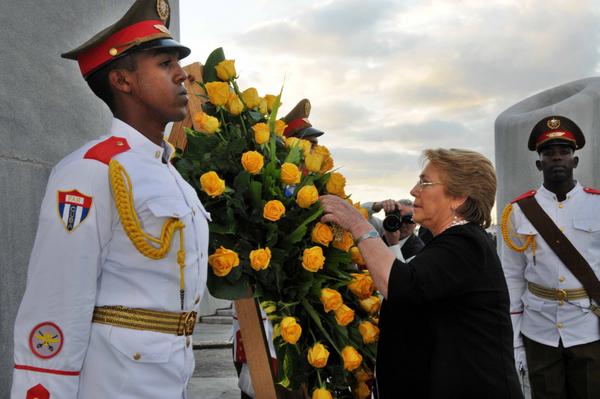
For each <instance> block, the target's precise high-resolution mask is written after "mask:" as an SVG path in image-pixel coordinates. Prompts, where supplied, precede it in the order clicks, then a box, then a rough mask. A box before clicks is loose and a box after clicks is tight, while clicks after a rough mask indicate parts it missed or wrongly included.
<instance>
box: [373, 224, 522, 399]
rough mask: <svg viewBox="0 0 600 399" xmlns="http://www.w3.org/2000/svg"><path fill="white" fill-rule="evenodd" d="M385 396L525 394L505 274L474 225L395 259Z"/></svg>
mask: <svg viewBox="0 0 600 399" xmlns="http://www.w3.org/2000/svg"><path fill="white" fill-rule="evenodd" d="M379 326H380V329H381V333H380V338H379V343H378V351H377V371H376V375H377V383H378V389H379V397H380V399H395V398H444V399H452V398H456V399H468V398H477V399H480V398H486V399H495V398H497V399H514V398H516V399H522V398H523V396H522V393H521V389H520V386H519V381H518V378H517V372H516V369H515V363H514V359H513V342H512V340H513V334H512V325H511V321H510V314H509V298H508V290H507V287H506V282H505V280H504V274H503V272H502V268H501V266H500V260H499V259H498V256H497V254H496V250H495V248H494V247H493V246H492V245H491V244H490V241H489V240H488V238H487V236H486V234H485V231H484V230H483V229H482V228H481V227H479V226H476V225H474V224H467V225H464V226H455V227H451V228H449V229H448V230H446V231H444V232H443V233H442V234H440V235H438V236H436V237H434V238H433V239H432V240H431V241H430V242H429V244H427V245H426V246H425V248H423V250H422V251H421V252H419V253H418V254H417V256H416V257H415V258H414V259H413V260H412V261H410V262H409V263H402V262H400V261H398V260H396V261H395V262H394V265H393V267H392V271H391V273H390V277H389V283H388V297H387V300H385V301H384V303H383V305H382V309H381V315H380V322H379Z"/></svg>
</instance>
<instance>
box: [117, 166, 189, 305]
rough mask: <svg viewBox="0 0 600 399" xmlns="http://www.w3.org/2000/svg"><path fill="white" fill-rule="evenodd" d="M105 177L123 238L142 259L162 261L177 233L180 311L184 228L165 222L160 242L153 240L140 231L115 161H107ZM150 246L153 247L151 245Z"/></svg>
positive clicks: (127, 187)
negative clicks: (128, 240)
mask: <svg viewBox="0 0 600 399" xmlns="http://www.w3.org/2000/svg"><path fill="white" fill-rule="evenodd" d="M108 175H109V179H110V185H111V187H112V191H113V198H114V200H115V206H116V208H117V212H119V216H120V217H121V224H122V225H123V229H124V230H125V233H127V237H129V239H130V240H131V242H132V243H133V246H134V247H135V248H136V249H137V250H138V251H139V252H140V253H141V254H142V255H144V256H146V257H148V258H150V259H163V258H164V257H165V256H167V254H168V253H169V250H170V249H171V242H172V240H173V235H174V234H175V232H176V231H179V251H178V252H177V264H178V265H179V292H180V296H181V298H180V299H181V309H183V302H184V293H185V277H184V273H183V270H184V268H185V247H184V239H183V229H184V228H185V224H184V223H183V222H182V221H181V220H179V219H176V218H169V219H168V220H167V221H166V222H165V223H164V224H163V227H162V231H161V233H160V238H156V237H154V236H152V235H150V234H148V233H146V232H145V231H144V230H143V229H142V225H141V223H140V220H139V218H138V215H137V212H136V211H135V208H134V206H133V186H132V184H131V179H130V178H129V175H128V174H127V171H125V168H123V166H122V165H121V164H120V163H119V162H118V161H117V160H114V159H113V160H111V161H110V164H109V165H108ZM151 243H154V244H156V245H158V247H157V246H155V245H152V244H151Z"/></svg>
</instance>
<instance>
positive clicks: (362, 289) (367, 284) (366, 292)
mask: <svg viewBox="0 0 600 399" xmlns="http://www.w3.org/2000/svg"><path fill="white" fill-rule="evenodd" d="M351 275H352V277H354V279H353V280H352V281H351V282H350V284H348V289H349V290H350V291H352V293H353V294H354V295H356V296H357V297H359V298H360V299H366V298H368V297H370V296H371V295H372V294H373V291H374V290H375V285H374V284H373V279H371V276H369V275H367V274H359V273H352V274H351Z"/></svg>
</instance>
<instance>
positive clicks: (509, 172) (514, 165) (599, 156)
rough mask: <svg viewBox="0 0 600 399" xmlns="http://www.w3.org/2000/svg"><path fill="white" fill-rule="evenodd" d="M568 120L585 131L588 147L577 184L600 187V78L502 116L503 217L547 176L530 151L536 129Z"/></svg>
mask: <svg viewBox="0 0 600 399" xmlns="http://www.w3.org/2000/svg"><path fill="white" fill-rule="evenodd" d="M550 115H562V116H566V117H567V118H569V119H571V120H573V121H574V122H575V123H577V125H578V126H579V127H580V128H581V130H582V131H583V134H584V135H585V139H586V144H585V147H584V148H583V149H581V150H578V151H577V152H576V153H575V154H576V155H577V156H578V157H579V166H578V167H577V169H575V178H576V179H577V180H579V182H580V183H581V184H582V185H584V186H592V187H596V188H597V187H600V78H597V77H594V78H587V79H581V80H576V81H574V82H569V83H566V84H563V85H560V86H557V87H554V88H551V89H548V90H545V91H543V92H541V93H538V94H536V95H533V96H531V97H529V98H526V99H525V100H523V101H521V102H519V103H517V104H515V105H513V106H512V107H510V108H508V109H507V110H506V111H504V112H502V113H501V114H500V115H499V116H498V118H497V119H496V125H495V140H496V172H497V174H498V195H497V215H498V220H500V214H501V212H502V209H503V208H504V206H505V205H506V204H507V203H508V202H509V201H510V200H512V199H513V198H515V197H516V196H517V195H519V194H521V193H523V192H525V191H527V190H531V189H537V188H538V187H539V186H540V185H541V183H542V174H541V172H540V171H538V170H537V169H536V167H535V160H536V159H538V154H537V153H536V152H535V151H529V150H528V149H527V140H528V139H529V133H530V132H531V129H532V128H533V126H534V125H535V124H536V123H537V122H539V121H540V120H541V119H542V118H544V117H546V116H550Z"/></svg>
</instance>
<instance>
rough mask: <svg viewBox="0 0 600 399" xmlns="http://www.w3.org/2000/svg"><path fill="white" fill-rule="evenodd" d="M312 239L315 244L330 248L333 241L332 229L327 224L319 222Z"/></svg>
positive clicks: (311, 236)
mask: <svg viewBox="0 0 600 399" xmlns="http://www.w3.org/2000/svg"><path fill="white" fill-rule="evenodd" d="M310 238H311V239H312V241H313V242H316V243H317V244H321V245H325V246H326V247H328V246H329V243H330V242H331V241H333V232H332V231H331V228H330V227H329V226H327V225H326V224H325V223H321V222H317V224H316V225H315V227H313V229H312V233H311V234H310Z"/></svg>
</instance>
